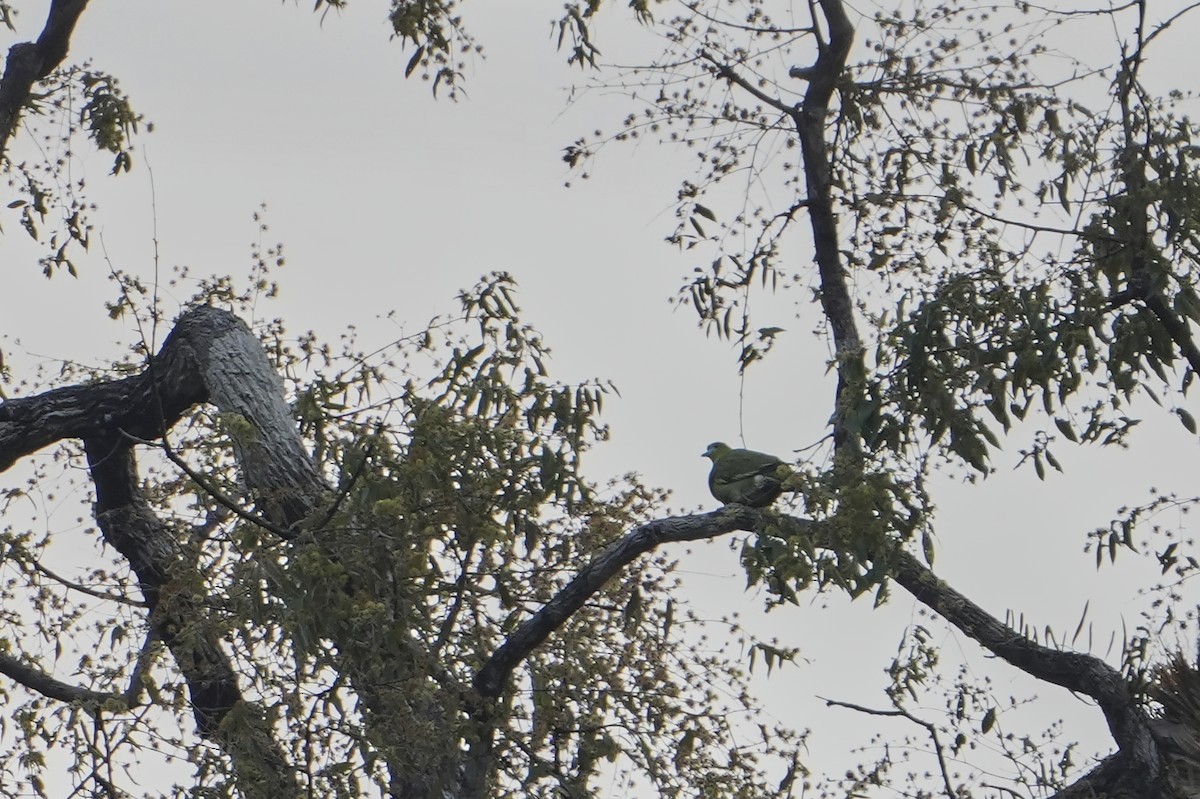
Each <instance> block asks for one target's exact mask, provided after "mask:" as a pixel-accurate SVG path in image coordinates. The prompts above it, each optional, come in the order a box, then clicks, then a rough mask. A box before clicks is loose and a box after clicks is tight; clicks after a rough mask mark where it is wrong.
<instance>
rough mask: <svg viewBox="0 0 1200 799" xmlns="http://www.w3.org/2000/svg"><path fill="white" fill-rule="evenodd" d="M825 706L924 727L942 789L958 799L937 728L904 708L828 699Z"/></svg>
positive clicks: (949, 797)
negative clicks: (934, 756) (939, 771)
mask: <svg viewBox="0 0 1200 799" xmlns="http://www.w3.org/2000/svg"><path fill="white" fill-rule="evenodd" d="M825 704H826V706H828V707H844V708H846V709H847V710H856V711H858V712H859V713H866V714H867V715H870V716H895V717H898V718H903V719H908V720H909V721H911V722H912V723H913V724H916V725H918V726H920V727H924V728H925V731H926V732H928V733H929V737H930V738H932V739H933V748H934V751H935V752H936V754H937V761H938V768H939V769H941V772H942V787H943V788H944V789H945V791H946V797H947V799H957V797H958V796H959V794H958V792H957V791H955V790H954V786H953V785H952V784H951V783H950V770H949V769H948V768H947V767H946V752H945V750H944V749H943V748H942V741H941V739H940V738H939V737H938V733H937V727H935V726H934V725H933V724H931V723H929V722H928V721H923V720H921V719H919V718H917V717H916V716H914V715H913V714H912V713H909V712H908V711H907V710H905V709H904V708H902V707H897V708H895V709H894V710H878V709H875V708H869V707H864V706H863V705H856V704H854V703H853V702H841V701H839V700H837V699H826V700H825Z"/></svg>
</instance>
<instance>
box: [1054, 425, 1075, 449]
mask: <svg viewBox="0 0 1200 799" xmlns="http://www.w3.org/2000/svg"><path fill="white" fill-rule="evenodd" d="M1054 426H1055V427H1057V428H1058V432H1060V433H1062V434H1063V435H1064V436H1066V439H1067V441H1070V442H1071V443H1073V444H1078V443H1079V436H1077V435H1075V429H1074V428H1073V427H1071V423H1070V422H1068V421H1067V420H1066V419H1055V420H1054Z"/></svg>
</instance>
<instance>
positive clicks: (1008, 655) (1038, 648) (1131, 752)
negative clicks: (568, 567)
mask: <svg viewBox="0 0 1200 799" xmlns="http://www.w3.org/2000/svg"><path fill="white" fill-rule="evenodd" d="M768 525H771V526H772V527H774V528H776V529H777V530H782V531H783V534H784V535H788V534H790V532H791V531H795V532H801V531H803V532H804V533H805V534H806V535H809V536H811V537H812V538H813V540H814V542H815V543H816V544H817V545H818V546H821V545H822V536H823V535H824V534H823V532H822V525H821V524H820V523H819V522H816V521H814V520H812V519H804V518H797V517H792V516H782V517H781V516H779V515H778V514H775V513H772V512H770V511H765V512H764V511H760V510H754V509H752V508H747V507H744V506H741V505H727V506H725V507H724V508H722V509H721V510H718V511H713V512H712V513H707V514H701V515H693V516H676V517H670V518H666V519H658V520H655V521H651V522H647V523H646V524H643V525H640V526H638V527H635V528H634V529H633V530H631V531H630V532H628V533H627V534H626V535H624V536H623V537H621V538H620V539H618V540H617V541H615V542H613V543H612V544H610V545H609V546H608V547H607V548H605V549H604V551H602V552H601V553H600V554H599V555H597V556H596V558H595V559H594V560H593V561H592V562H591V563H589V564H588V565H587V566H585V567H584V568H583V569H582V570H580V572H579V573H578V574H577V575H576V576H575V577H574V578H573V579H572V580H571V581H570V582H569V583H567V585H566V586H564V587H563V588H562V590H560V591H559V592H558V593H557V594H556V595H555V596H554V597H553V598H552V599H551V600H550V601H549V602H547V603H546V604H545V605H544V606H543V607H542V608H541V609H540V610H539V611H537V612H536V613H535V614H534V615H533V616H531V617H530V618H529V619H528V620H526V621H525V622H524V623H522V624H521V625H520V626H519V627H518V628H517V629H516V631H514V632H513V633H512V635H510V636H509V637H508V638H507V639H506V640H505V641H504V643H503V644H501V646H500V647H499V648H498V649H497V650H496V651H495V653H493V655H492V656H491V657H490V658H489V659H488V661H487V662H486V663H485V664H484V666H483V668H482V669H480V671H479V673H478V674H477V675H476V678H475V688H476V690H477V691H478V692H479V693H480V694H481V695H482V696H483V697H484V698H485V699H495V698H497V697H499V696H500V695H501V693H502V692H503V690H504V686H505V685H506V683H507V682H508V680H509V679H510V677H511V675H512V672H513V670H514V669H515V668H516V667H517V665H518V664H520V663H521V662H522V661H523V660H524V659H525V658H527V657H528V656H529V655H530V653H532V652H533V650H535V649H536V648H537V647H538V646H540V645H541V644H542V643H543V642H545V641H546V639H547V638H549V637H550V636H551V635H552V634H553V633H554V632H555V631H557V630H558V629H559V628H560V627H561V626H562V625H563V624H564V623H566V621H567V620H568V619H569V618H570V617H571V615H572V614H573V613H575V612H576V611H578V610H579V609H580V608H581V607H583V605H584V603H585V602H586V601H587V600H588V599H589V598H590V597H592V596H593V595H594V594H595V593H596V592H597V591H599V590H600V588H601V587H602V586H603V585H604V584H605V583H606V582H607V581H608V580H609V579H611V578H612V577H613V576H614V575H615V574H617V572H619V571H620V570H621V569H623V568H625V567H626V566H628V565H629V564H630V563H632V562H633V561H634V560H635V559H636V558H638V557H639V556H641V555H643V554H645V553H647V552H649V551H651V550H653V549H655V548H656V547H658V546H659V545H660V544H665V543H670V542H678V541H696V540H700V539H707V538H713V537H716V536H719V535H724V534H726V533H730V532H733V531H735V530H744V531H747V532H754V531H756V530H763V529H765V528H766V527H767V526H768ZM827 543H829V544H830V545H833V544H834V543H835V542H832V541H828V542H827ZM888 557H889V560H890V564H891V571H890V575H891V577H892V579H894V580H895V582H896V583H897V584H899V585H900V586H902V587H903V588H905V589H906V590H907V591H908V592H909V593H911V594H912V595H913V596H914V597H915V598H916V599H917V600H918V601H920V602H922V603H923V604H925V605H927V606H928V607H929V608H930V609H932V610H933V611H935V612H936V613H937V614H938V615H940V616H941V617H942V618H944V619H946V621H948V622H950V623H951V624H952V625H954V626H955V627H956V628H958V629H959V630H960V631H962V632H963V633H964V634H965V635H967V636H968V637H970V638H971V639H973V640H974V641H976V642H977V643H978V644H979V645H980V646H983V647H984V648H986V649H988V650H989V651H991V652H993V653H994V654H996V655H997V656H998V657H1000V658H1001V659H1003V660H1004V661H1006V662H1008V663H1009V664H1011V665H1013V666H1015V667H1016V668H1018V669H1021V670H1022V671H1024V672H1025V673H1027V674H1029V675H1030V676H1032V677H1035V678H1036V679H1039V680H1042V681H1045V682H1050V683H1053V684H1055V685H1059V686H1062V687H1064V688H1067V689H1069V690H1071V691H1074V692H1076V693H1080V694H1083V695H1085V696H1089V697H1091V698H1093V699H1094V700H1096V703H1097V704H1098V705H1099V706H1100V709H1101V711H1102V712H1103V713H1104V717H1105V720H1106V721H1107V722H1108V726H1109V730H1110V731H1111V732H1112V736H1113V740H1114V741H1115V742H1116V744H1117V746H1118V748H1119V749H1120V752H1119V753H1118V754H1117V755H1114V759H1118V760H1119V761H1120V763H1121V764H1122V768H1121V769H1120V770H1112V767H1106V768H1105V769H1104V770H1103V772H1101V770H1100V769H1097V770H1096V771H1094V772H1092V774H1089V775H1088V777H1087V778H1085V779H1088V780H1094V779H1096V778H1097V777H1098V776H1100V774H1101V773H1102V774H1104V775H1109V776H1113V777H1114V779H1115V778H1116V776H1119V777H1120V780H1121V785H1126V784H1129V785H1141V786H1143V787H1144V789H1145V791H1146V793H1145V794H1144V795H1145V796H1146V797H1148V798H1149V797H1155V796H1160V795H1161V796H1165V794H1163V793H1161V791H1162V790H1163V787H1162V786H1163V784H1164V775H1163V771H1162V755H1161V752H1160V751H1159V748H1158V745H1157V743H1156V742H1155V739H1154V738H1153V737H1152V735H1151V730H1150V722H1149V719H1148V717H1147V716H1146V713H1145V711H1144V710H1143V709H1142V706H1141V705H1140V704H1139V702H1138V700H1137V698H1136V697H1135V696H1134V694H1133V691H1132V690H1131V689H1130V686H1129V683H1128V682H1126V680H1125V679H1124V678H1123V677H1122V676H1121V674H1120V673H1119V672H1118V671H1117V670H1116V669H1114V668H1112V667H1111V666H1109V665H1108V664H1107V663H1105V662H1104V661H1102V660H1100V659H1099V658H1096V657H1093V656H1091V655H1086V654H1082V653H1079V652H1069V651H1063V650H1058V649H1050V648H1049V647H1045V646H1042V645H1040V644H1037V643H1035V642H1033V641H1031V640H1029V639H1028V638H1026V637H1025V636H1023V635H1021V634H1020V633H1018V632H1017V631H1016V630H1013V629H1012V628H1010V627H1008V626H1006V625H1004V624H1003V623H1001V622H1000V621H998V620H997V619H996V618H995V617H993V616H991V615H990V614H988V613H987V612H986V611H984V610H983V609H982V608H980V607H979V606H978V605H976V604H975V603H974V602H972V601H971V600H969V599H967V598H966V597H965V596H963V595H962V594H961V593H959V592H958V591H956V590H955V589H953V588H951V587H950V586H949V585H947V584H946V583H945V582H943V581H942V580H940V579H938V577H937V576H936V575H935V574H934V573H933V572H932V571H931V570H930V569H929V568H928V567H926V566H925V565H924V564H922V563H921V562H920V561H919V560H917V559H916V558H915V557H913V556H912V555H911V554H909V553H908V552H906V551H904V550H901V549H897V550H895V551H894V552H892V553H889V555H888ZM1108 762H1109V761H1106V763H1108ZM1099 784H1101V783H1098V782H1095V781H1091V782H1088V785H1090V786H1092V787H1095V786H1096V785H1099ZM1156 791H1157V792H1158V793H1156ZM1077 795H1079V794H1076V793H1071V792H1066V793H1064V794H1063V795H1062V796H1063V797H1067V796H1072V797H1073V796H1077Z"/></svg>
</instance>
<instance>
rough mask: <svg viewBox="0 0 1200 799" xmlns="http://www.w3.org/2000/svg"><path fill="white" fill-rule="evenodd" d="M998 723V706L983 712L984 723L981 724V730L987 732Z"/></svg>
mask: <svg viewBox="0 0 1200 799" xmlns="http://www.w3.org/2000/svg"><path fill="white" fill-rule="evenodd" d="M995 723H996V708H994V707H992V708H988V712H987V713H984V714H983V723H982V724H980V725H979V731H980V732H982V733H985V734H986V733H987V732H988V731H989V730H991V729H992V726H993V725H995Z"/></svg>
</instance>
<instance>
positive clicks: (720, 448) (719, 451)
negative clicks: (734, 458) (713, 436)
mask: <svg viewBox="0 0 1200 799" xmlns="http://www.w3.org/2000/svg"><path fill="white" fill-rule="evenodd" d="M731 450H732V448H731V447H730V446H729V445H728V444H726V443H725V442H724V441H714V442H713V443H711V444H709V445H708V449H706V450H704V452H703V453H702V455H701V457H704V458H712V462H713V463H716V462H717V460H718V459H720V458H723V457H725V456H726V455H728V454H729V452H730V451H731Z"/></svg>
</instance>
